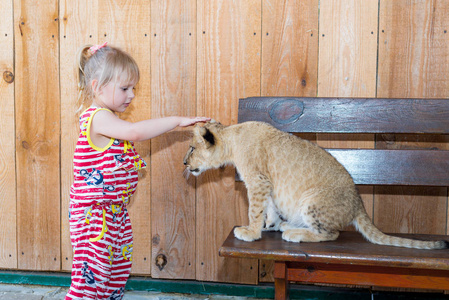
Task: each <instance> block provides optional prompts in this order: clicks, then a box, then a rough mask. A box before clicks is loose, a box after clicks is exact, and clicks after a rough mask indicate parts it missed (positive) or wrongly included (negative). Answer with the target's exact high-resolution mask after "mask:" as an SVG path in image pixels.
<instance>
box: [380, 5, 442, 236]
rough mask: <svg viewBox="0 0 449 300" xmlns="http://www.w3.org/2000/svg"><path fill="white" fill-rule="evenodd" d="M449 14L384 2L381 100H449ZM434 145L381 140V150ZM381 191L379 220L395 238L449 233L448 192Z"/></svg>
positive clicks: (434, 8) (419, 139)
mask: <svg viewBox="0 0 449 300" xmlns="http://www.w3.org/2000/svg"><path fill="white" fill-rule="evenodd" d="M448 12H449V3H448V2H447V1H407V0H402V1H383V0H382V1H380V13H379V18H380V21H379V24H380V26H379V71H378V84H377V91H378V92H377V93H378V97H390V98H408V97H417V98H434V97H437V98H444V97H447V95H448V91H449V89H448V88H449V79H448V78H447V76H446V75H447V73H448V71H449V59H448V58H449V51H448V50H449V40H448V33H447V30H448V29H447V28H449V21H448V19H447V17H446V16H447V13H448ZM428 139H429V137H422V136H399V135H398V136H394V135H391V136H381V137H378V140H379V141H378V142H377V143H376V147H377V148H382V149H405V148H410V147H412V148H427V147H429V140H428ZM431 139H433V138H431ZM441 139H442V140H441ZM432 142H433V143H435V142H437V143H436V144H433V146H432V147H436V145H438V146H437V147H438V148H440V149H449V147H448V143H447V137H439V141H435V140H433V141H432ZM376 191H378V192H376V194H375V202H374V204H375V205H374V215H375V223H376V225H378V226H379V227H380V228H385V229H387V230H389V231H394V232H426V233H435V234H437V233H443V234H444V233H445V232H446V228H445V227H446V226H447V225H446V224H447V215H446V213H444V214H442V213H441V211H444V212H446V211H447V189H446V188H434V189H429V188H418V189H413V190H407V191H403V190H401V189H400V188H392V189H388V190H385V189H382V190H380V189H379V190H377V189H376ZM387 198H388V199H391V200H387ZM395 200H396V201H395ZM418 203H419V204H418ZM398 214H400V215H398ZM399 217H401V219H399ZM443 224H444V225H443Z"/></svg>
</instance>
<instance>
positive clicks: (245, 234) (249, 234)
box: [234, 226, 262, 242]
mask: <svg viewBox="0 0 449 300" xmlns="http://www.w3.org/2000/svg"><path fill="white" fill-rule="evenodd" d="M234 235H235V237H236V238H238V239H239V240H242V241H246V242H252V241H255V240H258V239H260V238H261V237H262V232H260V231H259V232H255V231H253V230H251V229H249V228H248V227H247V226H242V227H236V228H235V229H234Z"/></svg>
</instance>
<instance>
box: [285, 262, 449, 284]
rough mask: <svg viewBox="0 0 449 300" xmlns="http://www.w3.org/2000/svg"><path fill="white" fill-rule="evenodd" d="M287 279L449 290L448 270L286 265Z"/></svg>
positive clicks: (303, 264) (290, 263)
mask: <svg viewBox="0 0 449 300" xmlns="http://www.w3.org/2000/svg"><path fill="white" fill-rule="evenodd" d="M285 268H287V270H288V271H287V278H288V280H291V281H301V282H308V283H330V284H345V285H348V284H349V285H353V284H357V285H365V286H383V287H396V288H409V287H411V286H412V287H413V288H421V289H435V290H442V289H448V288H449V270H425V269H409V268H394V270H393V269H392V268H390V267H367V266H358V265H351V266H348V265H338V264H335V265H333V264H332V265H329V264H313V265H310V264H308V263H307V262H305V263H295V262H287V264H286V266H285Z"/></svg>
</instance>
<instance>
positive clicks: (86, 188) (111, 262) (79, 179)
mask: <svg viewBox="0 0 449 300" xmlns="http://www.w3.org/2000/svg"><path fill="white" fill-rule="evenodd" d="M99 110H104V108H95V107H90V108H88V109H87V110H86V111H84V112H83V113H82V114H81V116H80V135H79V139H78V143H77V145H76V149H75V155H74V159H73V164H74V182H73V184H72V187H71V189H70V206H69V219H70V239H71V243H72V247H73V251H74V255H73V266H72V284H71V286H70V289H69V292H68V294H67V295H66V299H122V297H123V292H124V288H125V285H126V281H127V280H128V276H129V273H130V272H131V264H132V251H133V237H132V230H131V222H130V219H129V215H128V212H127V209H126V206H127V204H128V203H129V199H130V197H131V196H132V195H133V194H134V191H135V189H136V187H137V181H138V174H137V170H139V169H141V168H144V167H146V163H145V161H144V160H143V159H142V158H141V157H140V156H139V155H138V154H137V153H136V151H135V150H134V147H133V144H132V143H131V142H129V141H121V140H116V139H111V140H110V141H109V143H108V145H107V146H106V147H104V148H98V147H96V146H95V145H94V144H93V143H92V141H91V139H90V126H91V122H92V118H93V116H94V115H95V113H97V112H98V111H99Z"/></svg>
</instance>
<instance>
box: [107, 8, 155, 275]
mask: <svg viewBox="0 0 449 300" xmlns="http://www.w3.org/2000/svg"><path fill="white" fill-rule="evenodd" d="M98 22H99V23H98V41H99V42H104V41H108V42H109V43H110V44H111V45H113V46H116V47H120V48H121V49H123V50H125V51H127V52H128V53H129V54H130V55H131V56H132V57H133V58H134V59H135V60H136V62H137V64H138V65H139V69H140V81H139V84H138V85H137V86H136V93H135V94H136V98H135V99H134V100H133V102H132V104H131V106H130V107H129V108H128V109H127V111H126V112H125V113H123V114H122V115H121V117H122V118H123V119H125V120H128V121H131V122H137V121H140V120H144V119H149V118H150V116H151V110H150V107H151V104H150V103H151V102H150V100H151V93H150V88H151V81H150V54H149V49H150V4H149V3H148V2H146V1H138V0H133V1H117V2H113V1H106V0H101V1H99V3H98ZM135 146H136V150H137V152H138V153H139V154H140V155H141V156H142V158H143V159H144V160H145V161H146V162H147V168H146V169H143V170H140V171H139V185H138V187H137V191H136V193H135V195H134V196H133V199H131V204H130V205H129V206H128V211H129V214H130V217H131V223H132V227H133V236H134V244H133V266H132V271H131V272H132V273H133V274H146V275H149V274H150V273H151V247H150V245H151V220H150V207H151V194H150V193H151V191H150V186H151V172H150V170H151V164H150V162H151V157H150V152H151V148H150V147H151V143H150V141H145V142H140V143H137V144H136V145H135Z"/></svg>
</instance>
